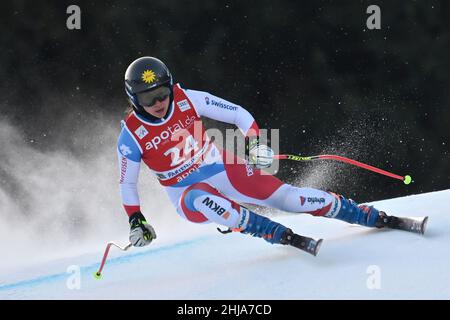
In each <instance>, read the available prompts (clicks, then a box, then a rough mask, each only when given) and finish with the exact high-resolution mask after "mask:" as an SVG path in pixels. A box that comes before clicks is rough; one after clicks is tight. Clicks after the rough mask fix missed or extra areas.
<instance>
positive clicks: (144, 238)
mask: <svg viewBox="0 0 450 320" xmlns="http://www.w3.org/2000/svg"><path fill="white" fill-rule="evenodd" d="M130 228H131V229H130V242H131V244H132V245H133V246H135V247H143V246H146V245H149V244H150V243H151V242H152V240H153V239H156V233H155V230H154V229H153V227H152V226H151V225H149V224H148V223H147V221H145V217H144V215H143V214H142V213H141V212H139V211H138V212H135V213H133V214H132V215H131V216H130Z"/></svg>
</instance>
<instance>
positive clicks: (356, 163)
mask: <svg viewBox="0 0 450 320" xmlns="http://www.w3.org/2000/svg"><path fill="white" fill-rule="evenodd" d="M274 158H275V159H279V160H293V161H311V160H320V159H323V160H325V159H331V160H336V161H340V162H345V163H348V164H351V165H354V166H357V167H360V168H363V169H366V170H369V171H373V172H376V173H379V174H382V175H385V176H388V177H391V178H394V179H398V180H401V181H403V183H404V184H410V183H411V182H414V181H413V180H412V178H411V176H409V175H406V176H404V177H402V176H399V175H397V174H395V173H391V172H388V171H385V170H382V169H379V168H376V167H373V166H370V165H368V164H365V163H362V162H359V161H356V160H353V159H349V158H345V157H341V156H335V155H330V154H323V155H318V156H308V157H302V156H297V155H292V154H277V155H274Z"/></svg>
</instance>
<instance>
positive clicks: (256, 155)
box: [246, 137, 274, 169]
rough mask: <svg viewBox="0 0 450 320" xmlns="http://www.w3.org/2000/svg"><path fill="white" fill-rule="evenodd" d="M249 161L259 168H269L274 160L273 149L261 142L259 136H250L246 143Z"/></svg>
mask: <svg viewBox="0 0 450 320" xmlns="http://www.w3.org/2000/svg"><path fill="white" fill-rule="evenodd" d="M246 154H247V162H248V164H251V165H253V166H255V167H256V168H258V169H263V168H268V167H270V166H271V165H272V162H273V156H274V153H273V150H272V149H271V148H269V147H268V146H266V145H264V144H259V139H258V137H253V138H248V139H247V143H246Z"/></svg>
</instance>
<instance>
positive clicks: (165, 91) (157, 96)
mask: <svg viewBox="0 0 450 320" xmlns="http://www.w3.org/2000/svg"><path fill="white" fill-rule="evenodd" d="M136 95H137V100H138V102H139V104H140V105H141V106H145V107H150V106H153V105H154V104H155V103H156V101H160V102H161V101H163V100H165V99H166V98H167V97H168V96H169V95H170V89H169V88H168V87H164V86H162V87H158V88H156V89H153V90H148V91H144V92H139V93H137V94H136Z"/></svg>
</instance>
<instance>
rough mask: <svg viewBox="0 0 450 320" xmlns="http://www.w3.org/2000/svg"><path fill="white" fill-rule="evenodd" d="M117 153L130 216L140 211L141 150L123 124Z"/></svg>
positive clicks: (122, 189)
mask: <svg viewBox="0 0 450 320" xmlns="http://www.w3.org/2000/svg"><path fill="white" fill-rule="evenodd" d="M117 155H118V160H119V169H120V171H119V173H120V180H119V186H120V195H121V197H122V204H123V207H124V208H125V211H126V213H127V214H128V216H131V215H132V214H133V213H135V212H140V209H141V208H140V202H139V194H138V189H137V183H138V178H139V171H140V165H141V157H142V154H141V151H140V148H139V146H138V144H137V143H136V142H135V141H134V139H133V136H132V134H131V133H130V132H129V131H128V128H127V127H126V126H125V125H124V124H122V131H121V133H120V136H119V139H118V143H117Z"/></svg>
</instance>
